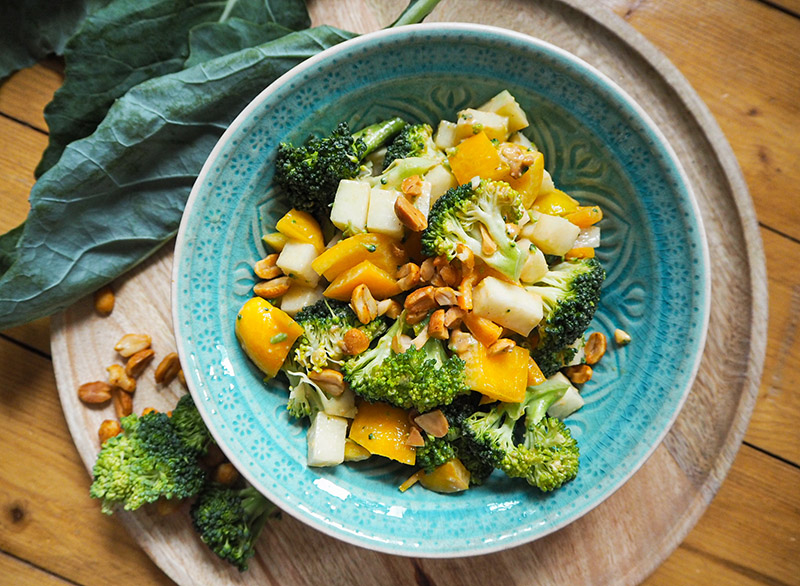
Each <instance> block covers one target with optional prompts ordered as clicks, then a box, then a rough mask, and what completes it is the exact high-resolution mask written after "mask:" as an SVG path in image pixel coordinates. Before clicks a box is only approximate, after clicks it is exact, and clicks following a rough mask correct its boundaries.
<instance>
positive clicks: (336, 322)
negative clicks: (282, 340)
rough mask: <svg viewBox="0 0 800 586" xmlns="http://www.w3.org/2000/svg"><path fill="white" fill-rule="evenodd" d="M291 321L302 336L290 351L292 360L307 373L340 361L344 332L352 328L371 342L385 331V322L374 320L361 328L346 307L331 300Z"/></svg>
mask: <svg viewBox="0 0 800 586" xmlns="http://www.w3.org/2000/svg"><path fill="white" fill-rule="evenodd" d="M294 320H295V321H296V322H297V323H298V324H300V325H301V326H302V328H303V333H302V334H301V335H300V337H299V338H297V341H296V342H295V343H294V346H293V347H292V350H291V353H290V356H291V357H292V360H293V361H294V362H295V363H296V364H299V365H300V366H302V367H304V368H305V369H307V370H315V371H317V372H319V371H321V370H322V369H323V368H325V367H327V366H328V363H330V362H336V363H338V362H340V361H341V360H342V358H343V357H344V350H343V349H342V345H341V342H342V340H343V339H344V335H345V333H347V331H349V330H351V329H353V328H356V329H359V330H361V331H362V332H364V333H365V334H366V335H367V337H368V338H369V339H370V340H373V339H374V338H376V337H377V336H379V335H380V334H382V333H383V332H385V331H386V327H387V326H386V321H385V320H384V319H383V318H378V319H375V320H373V321H371V322H369V323H368V324H366V325H364V324H362V323H361V322H360V321H359V320H358V317H357V316H356V314H355V312H354V311H353V310H352V309H351V307H350V304H348V303H346V302H344V301H337V300H335V299H320V300H319V301H317V302H316V303H314V304H313V305H310V306H308V307H305V308H303V309H301V310H300V311H299V312H298V313H297V315H295V317H294Z"/></svg>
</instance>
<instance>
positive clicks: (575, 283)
mask: <svg viewBox="0 0 800 586" xmlns="http://www.w3.org/2000/svg"><path fill="white" fill-rule="evenodd" d="M605 276H606V273H605V270H603V267H602V266H601V265H600V263H599V262H598V261H597V259H595V258H590V259H578V260H572V261H565V262H562V263H559V264H557V265H555V266H554V267H552V268H551V269H550V270H549V271H548V272H547V274H546V275H545V276H544V277H543V278H542V280H541V281H539V282H538V283H536V284H535V285H533V286H530V287H526V289H527V290H528V291H531V292H534V293H537V294H539V295H540V296H541V298H542V302H543V313H544V317H543V318H542V321H541V322H540V323H539V325H538V326H537V327H536V329H535V330H534V332H533V334H532V336H529V338H528V342H527V343H526V346H528V348H529V349H530V351H531V356H532V357H533V359H534V360H535V361H536V364H538V365H539V368H540V369H541V370H542V373H543V374H544V375H545V376H547V377H549V376H551V375H553V374H554V373H555V372H556V371H557V370H558V369H560V368H561V366H563V365H564V364H567V363H569V361H570V360H571V359H572V358H573V357H574V352H570V349H569V348H568V346H570V345H571V344H572V343H573V342H575V340H577V339H578V337H579V336H581V335H582V334H583V332H585V331H586V328H588V327H589V323H590V322H591V321H592V318H593V317H594V313H595V311H596V309H597V305H598V303H599V301H600V287H601V286H602V284H603V281H604V280H605ZM531 340H533V342H531Z"/></svg>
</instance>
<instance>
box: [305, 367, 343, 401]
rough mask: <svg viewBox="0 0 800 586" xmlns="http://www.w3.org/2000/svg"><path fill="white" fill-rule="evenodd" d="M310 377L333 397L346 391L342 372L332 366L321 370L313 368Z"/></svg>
mask: <svg viewBox="0 0 800 586" xmlns="http://www.w3.org/2000/svg"><path fill="white" fill-rule="evenodd" d="M308 378H310V379H311V380H312V381H313V382H314V383H315V384H316V385H317V386H318V387H319V388H321V389H322V390H323V391H324V392H325V394H326V395H330V396H331V397H338V396H339V395H341V394H342V393H343V392H344V378H343V377H342V373H341V372H339V371H337V370H333V369H332V368H323V369H322V370H321V371H320V372H316V371H314V370H312V371H311V372H309V373H308Z"/></svg>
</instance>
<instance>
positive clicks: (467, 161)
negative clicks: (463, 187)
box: [449, 132, 509, 184]
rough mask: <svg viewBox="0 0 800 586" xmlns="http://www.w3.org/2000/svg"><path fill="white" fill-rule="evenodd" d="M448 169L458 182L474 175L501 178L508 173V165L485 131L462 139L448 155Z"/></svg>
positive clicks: (460, 182)
mask: <svg viewBox="0 0 800 586" xmlns="http://www.w3.org/2000/svg"><path fill="white" fill-rule="evenodd" d="M449 161H450V170H451V171H452V172H453V175H455V177H456V180H457V181H458V182H459V184H464V183H467V182H468V181H470V180H471V179H472V178H473V177H475V176H476V175H477V176H479V177H482V178H484V179H501V178H503V177H505V176H507V175H508V171H509V167H508V163H506V162H505V161H504V160H503V159H501V158H500V155H499V154H498V152H497V149H496V148H495V146H494V144H493V143H492V141H491V140H489V137H488V136H486V133H485V132H479V133H478V134H476V135H474V136H471V137H469V138H466V139H464V140H462V141H461V142H460V143H459V144H458V146H457V147H456V150H455V152H454V153H453V154H452V155H451V156H450V158H449Z"/></svg>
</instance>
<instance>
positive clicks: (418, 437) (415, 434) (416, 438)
mask: <svg viewBox="0 0 800 586" xmlns="http://www.w3.org/2000/svg"><path fill="white" fill-rule="evenodd" d="M406 445H407V446H413V447H415V448H421V447H422V446H424V445H425V438H424V437H422V434H421V433H420V432H419V429H418V428H416V427H412V428H411V430H410V431H409V432H408V438H406Z"/></svg>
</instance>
